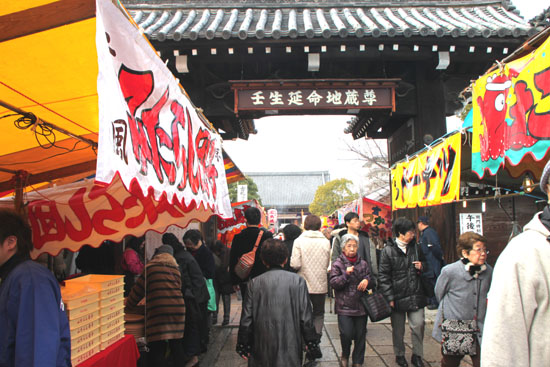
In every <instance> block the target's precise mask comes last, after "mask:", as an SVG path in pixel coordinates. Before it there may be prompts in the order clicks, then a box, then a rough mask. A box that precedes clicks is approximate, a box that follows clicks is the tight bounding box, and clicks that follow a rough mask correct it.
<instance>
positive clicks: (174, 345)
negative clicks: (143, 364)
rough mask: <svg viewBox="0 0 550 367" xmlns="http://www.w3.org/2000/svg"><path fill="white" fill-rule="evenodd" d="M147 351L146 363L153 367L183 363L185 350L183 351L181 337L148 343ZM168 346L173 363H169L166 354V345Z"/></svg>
mask: <svg viewBox="0 0 550 367" xmlns="http://www.w3.org/2000/svg"><path fill="white" fill-rule="evenodd" d="M148 346H149V353H148V355H147V365H148V366H155V367H157V366H158V367H163V366H172V365H176V366H178V365H183V363H184V362H185V352H184V351H183V340H182V339H170V340H159V341H156V342H150V343H148ZM167 346H169V347H170V356H171V359H172V361H173V362H174V364H172V363H170V362H169V361H168V360H167V359H166V357H165V355H166V347H167Z"/></svg>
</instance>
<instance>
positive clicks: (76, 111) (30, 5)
mask: <svg viewBox="0 0 550 367" xmlns="http://www.w3.org/2000/svg"><path fill="white" fill-rule="evenodd" d="M9 3H10V4H3V5H2V10H0V14H1V15H0V41H1V42H0V52H1V54H2V58H0V73H1V75H0V76H1V77H0V100H1V101H4V102H7V103H8V104H10V105H12V106H14V107H16V108H19V109H22V110H24V111H28V112H31V113H33V114H34V116H37V117H38V118H39V119H36V118H34V116H30V115H27V116H24V118H21V116H20V115H13V114H12V113H11V112H10V111H9V110H7V109H4V108H0V116H6V115H10V116H7V117H5V119H3V122H4V124H3V126H5V127H6V129H5V130H4V131H3V134H2V136H1V137H0V192H2V191H7V190H9V189H12V188H13V187H14V186H15V182H14V181H15V180H12V178H13V177H14V176H17V177H18V179H19V180H20V181H21V184H22V185H29V184H31V185H32V184H38V183H41V182H45V181H52V180H54V179H57V178H60V177H70V178H71V179H77V178H81V177H87V176H90V175H91V174H93V173H94V172H95V171H96V153H97V154H98V157H97V159H98V164H97V167H98V171H97V176H96V177H97V180H98V181H100V182H103V183H109V182H111V181H112V180H113V179H114V177H115V175H116V174H118V173H120V175H121V176H120V177H121V178H122V180H123V182H124V184H125V186H126V187H127V188H130V187H132V188H134V189H136V188H141V190H142V194H145V193H148V192H149V191H148V190H149V188H150V187H152V188H153V191H152V193H153V194H154V196H155V198H156V199H157V200H158V199H159V198H160V197H161V195H163V194H165V195H166V198H167V200H168V201H169V202H172V201H173V200H174V198H176V199H177V201H180V202H183V205H184V206H186V207H191V206H193V205H198V206H201V205H204V206H210V207H212V208H213V209H214V211H215V212H216V213H217V214H219V215H221V216H224V217H227V216H230V203H229V200H228V195H227V186H226V183H225V172H224V167H223V158H222V150H221V138H220V137H219V136H218V135H217V134H215V133H214V132H213V131H212V130H211V127H210V126H209V123H208V122H207V121H206V119H205V118H204V116H202V115H201V116H199V115H198V114H197V112H196V110H195V108H194V107H193V106H192V105H191V103H190V101H189V98H188V97H187V95H186V94H185V92H184V91H183V89H181V87H180V86H179V85H178V84H177V81H176V79H175V78H174V77H173V75H172V74H171V73H170V72H169V71H168V68H167V67H166V66H165V65H164V63H163V62H162V60H160V58H159V57H158V56H157V55H156V53H155V51H154V49H153V48H152V47H151V45H150V44H149V43H148V41H147V40H146V38H145V37H144V36H143V35H142V34H141V33H140V32H139V29H138V28H137V26H136V25H135V23H133V20H131V17H130V16H129V15H128V14H127V12H126V11H125V10H124V9H123V8H122V7H121V6H120V4H119V3H118V2H117V5H115V4H114V3H113V2H112V1H110V0H97V1H96V2H95V3H94V1H90V0H58V1H32V0H22V1H17V2H14V3H17V5H12V4H11V3H12V2H9ZM96 7H97V9H96ZM96 10H97V13H98V18H97V21H96V18H95V12H96ZM96 26H97V27H96ZM96 40H97V42H96ZM96 49H97V50H98V51H97V52H96ZM98 59H99V67H98ZM140 62H143V63H145V64H146V67H143V64H140ZM98 71H101V73H100V74H99V79H98ZM153 83H154V86H153ZM98 90H99V96H98V92H97V91H98ZM98 103H99V105H100V106H101V110H100V109H99V108H98ZM100 114H101V115H100ZM98 116H101V133H100V134H98V132H99V131H100V124H99V118H98ZM41 120H43V121H47V122H48V123H51V124H53V125H55V126H58V127H60V128H62V129H65V131H68V132H67V133H61V132H59V131H57V130H56V129H53V130H52V129H50V128H48V126H46V125H44V124H42V123H41ZM99 135H101V137H100V136H99ZM68 136H72V138H69V139H68V138H67V137H68ZM78 137H85V138H87V141H86V142H81V141H80V140H79V138H78ZM97 143H99V148H98V149H99V150H97V149H96V147H97V145H98V144H97ZM41 147H47V148H49V149H47V150H45V149H43V148H41ZM132 180H135V181H137V182H138V183H139V185H138V186H135V185H133V184H132V183H131V181H132ZM192 202H195V204H193V203H192Z"/></svg>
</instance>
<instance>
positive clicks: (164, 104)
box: [96, 0, 231, 217]
mask: <svg viewBox="0 0 550 367" xmlns="http://www.w3.org/2000/svg"><path fill="white" fill-rule="evenodd" d="M96 8H97V9H96V11H97V20H96V45H97V54H98V67H99V75H98V82H97V89H98V102H99V103H98V104H99V142H98V145H99V147H98V157H97V173H96V181H98V182H102V183H107V184H108V183H110V182H111V181H112V180H113V179H114V177H115V175H117V174H120V177H121V178H122V181H123V183H124V185H125V186H126V187H127V188H130V187H134V186H132V185H131V182H132V181H135V182H137V183H138V186H137V188H138V189H141V191H142V194H143V195H146V194H147V193H148V191H149V189H151V190H152V192H153V194H154V197H155V198H156V199H157V200H158V199H160V197H161V196H163V195H165V196H166V198H167V200H168V202H170V203H172V202H173V201H178V202H182V203H183V204H184V205H191V204H192V203H193V202H194V203H195V204H196V205H197V206H207V207H211V208H214V211H215V213H216V214H220V215H221V216H223V217H230V216H231V204H230V201H229V195H228V191H227V183H226V179H225V170H224V163H223V156H222V147H221V138H220V137H219V136H218V135H217V134H216V133H214V132H213V131H211V130H210V129H209V128H208V127H207V126H206V125H205V124H204V123H203V121H202V120H201V117H200V116H199V115H198V114H197V112H196V110H195V108H194V107H193V105H192V104H191V102H190V100H189V98H188V96H187V95H186V94H185V92H184V91H183V89H182V88H181V87H180V85H179V84H178V82H177V80H176V79H175V78H174V76H173V75H172V74H171V72H170V71H169V70H168V68H167V67H166V65H165V64H164V62H163V61H162V60H161V59H160V58H159V57H158V56H157V54H156V52H155V50H154V49H153V48H152V47H151V45H150V44H149V43H148V41H147V39H146V38H145V37H143V36H142V35H141V34H140V32H139V30H138V29H137V27H136V26H135V24H133V23H131V22H129V21H128V19H127V18H126V17H125V15H126V16H128V14H124V13H122V12H121V11H119V9H118V8H117V7H116V5H115V4H113V2H112V1H105V0H96Z"/></svg>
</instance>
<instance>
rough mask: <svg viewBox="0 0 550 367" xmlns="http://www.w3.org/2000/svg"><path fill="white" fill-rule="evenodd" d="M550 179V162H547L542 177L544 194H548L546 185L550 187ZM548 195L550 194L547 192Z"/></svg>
mask: <svg viewBox="0 0 550 367" xmlns="http://www.w3.org/2000/svg"><path fill="white" fill-rule="evenodd" d="M549 178H550V160H549V161H548V162H546V166H544V169H543V170H542V175H541V176H540V183H539V185H540V189H541V190H542V192H546V185H548V184H549V183H550V182H548V179H549ZM546 193H547V194H548V192H546Z"/></svg>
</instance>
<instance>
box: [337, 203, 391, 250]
mask: <svg viewBox="0 0 550 367" xmlns="http://www.w3.org/2000/svg"><path fill="white" fill-rule="evenodd" d="M349 212H355V213H357V214H359V217H360V218H361V220H362V222H363V227H362V228H361V230H363V231H365V232H367V233H368V234H369V237H370V238H371V239H373V240H374V241H375V242H377V245H379V247H383V243H384V242H385V241H386V240H387V239H388V237H390V236H391V207H390V206H388V205H386V204H383V203H380V202H378V201H375V200H371V199H369V198H366V197H363V198H360V199H356V200H354V201H352V202H351V203H349V204H347V205H345V206H344V207H342V208H340V209H338V222H339V223H344V216H345V215H346V214H347V213H349Z"/></svg>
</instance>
